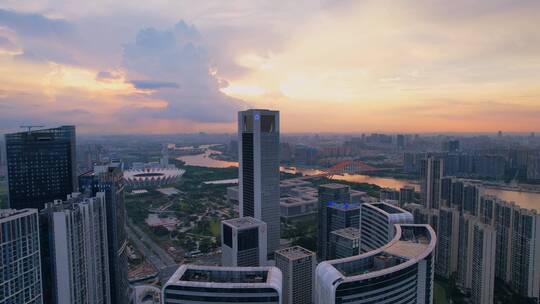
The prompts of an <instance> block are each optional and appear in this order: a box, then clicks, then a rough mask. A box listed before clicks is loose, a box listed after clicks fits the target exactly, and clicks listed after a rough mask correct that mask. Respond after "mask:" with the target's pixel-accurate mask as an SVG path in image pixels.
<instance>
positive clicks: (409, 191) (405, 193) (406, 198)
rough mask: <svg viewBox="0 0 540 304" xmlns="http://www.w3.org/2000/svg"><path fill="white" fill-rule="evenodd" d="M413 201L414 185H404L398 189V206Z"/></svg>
mask: <svg viewBox="0 0 540 304" xmlns="http://www.w3.org/2000/svg"><path fill="white" fill-rule="evenodd" d="M414 202H415V199H414V187H412V186H405V187H403V188H401V189H399V206H400V207H404V206H405V205H407V204H412V203H414Z"/></svg>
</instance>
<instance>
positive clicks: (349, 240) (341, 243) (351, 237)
mask: <svg viewBox="0 0 540 304" xmlns="http://www.w3.org/2000/svg"><path fill="white" fill-rule="evenodd" d="M358 254H360V230H359V229H357V228H353V227H348V228H343V229H339V230H335V231H332V232H331V233H330V253H329V259H332V260H334V259H342V258H347V257H350V256H354V255H358Z"/></svg>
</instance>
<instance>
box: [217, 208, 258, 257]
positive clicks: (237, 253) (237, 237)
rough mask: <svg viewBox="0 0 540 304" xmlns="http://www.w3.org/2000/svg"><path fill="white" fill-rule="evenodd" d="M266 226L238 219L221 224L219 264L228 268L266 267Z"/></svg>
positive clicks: (245, 218)
mask: <svg viewBox="0 0 540 304" xmlns="http://www.w3.org/2000/svg"><path fill="white" fill-rule="evenodd" d="M266 233H267V225H266V223H265V222H263V221H261V220H258V219H255V218H252V217H240V218H236V219H230V220H225V221H222V222H221V264H222V265H223V266H229V267H259V266H266V257H267V249H266V246H267V241H266V237H267V236H266Z"/></svg>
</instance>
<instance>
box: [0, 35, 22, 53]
mask: <svg viewBox="0 0 540 304" xmlns="http://www.w3.org/2000/svg"><path fill="white" fill-rule="evenodd" d="M18 49H19V48H18V47H17V46H16V45H15V43H13V42H12V41H11V40H10V39H9V38H8V37H4V36H0V50H4V51H9V52H15V51H17V50H18Z"/></svg>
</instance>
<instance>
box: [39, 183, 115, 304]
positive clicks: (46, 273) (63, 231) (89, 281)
mask: <svg viewBox="0 0 540 304" xmlns="http://www.w3.org/2000/svg"><path fill="white" fill-rule="evenodd" d="M105 212H106V211H105V194H104V193H97V194H96V196H95V197H84V196H81V195H80V194H79V193H74V194H72V195H71V196H69V197H68V199H67V200H66V201H61V200H56V201H55V202H54V203H48V204H46V205H45V208H44V209H43V210H42V211H41V212H40V219H41V220H42V222H43V225H44V226H46V227H44V228H45V229H43V230H42V231H47V234H46V235H43V236H42V248H41V249H42V260H43V269H42V270H43V277H44V278H45V279H44V285H43V287H44V290H45V291H46V292H45V302H46V303H55V304H76V303H81V304H84V303H98V304H99V303H103V304H105V303H111V299H110V280H109V258H108V254H107V252H108V251H107V250H108V246H107V245H108V243H107V218H106V214H105Z"/></svg>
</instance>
